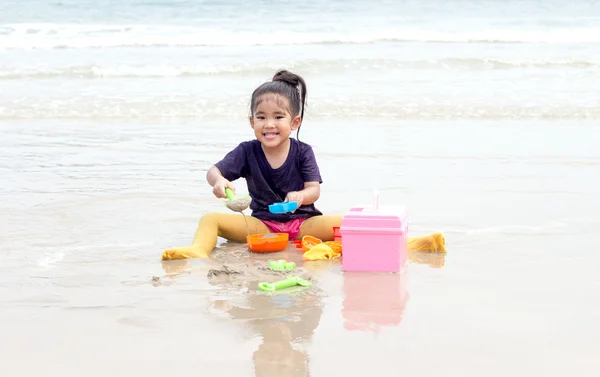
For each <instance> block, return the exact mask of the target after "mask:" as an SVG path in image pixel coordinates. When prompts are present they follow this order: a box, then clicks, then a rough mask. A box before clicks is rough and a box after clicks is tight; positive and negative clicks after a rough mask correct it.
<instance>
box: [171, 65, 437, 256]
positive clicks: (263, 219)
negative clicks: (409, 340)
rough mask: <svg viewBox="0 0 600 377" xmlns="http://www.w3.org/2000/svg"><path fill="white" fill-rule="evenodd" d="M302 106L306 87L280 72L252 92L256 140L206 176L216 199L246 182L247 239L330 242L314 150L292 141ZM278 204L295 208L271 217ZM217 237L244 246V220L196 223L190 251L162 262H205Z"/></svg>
mask: <svg viewBox="0 0 600 377" xmlns="http://www.w3.org/2000/svg"><path fill="white" fill-rule="evenodd" d="M305 103H306V83H305V82H304V79H302V77H300V76H298V75H295V74H293V73H291V72H288V71H285V70H282V71H279V72H277V73H276V74H275V76H273V79H272V81H268V82H265V83H264V84H262V85H260V86H259V87H258V88H256V89H255V90H254V92H253V93H252V97H251V101H250V112H251V115H250V126H251V127H252V129H253V130H254V135H255V136H256V139H255V140H251V141H245V142H242V143H240V144H239V145H238V146H237V147H236V148H235V149H233V150H232V151H231V152H229V153H228V154H227V155H226V156H225V157H224V158H223V159H222V160H221V161H219V162H217V163H216V164H215V165H213V166H211V168H210V169H209V170H208V172H207V175H206V177H207V180H208V183H209V184H210V185H211V186H212V187H213V194H214V195H215V196H216V197H217V198H226V195H225V188H230V189H231V190H232V191H234V192H235V187H234V186H233V184H232V183H231V182H232V181H235V180H236V179H238V178H245V179H246V182H247V185H248V191H249V194H250V196H251V198H252V202H251V204H250V209H251V210H252V216H247V217H246V218H247V220H248V228H249V231H250V233H251V234H256V233H270V232H273V233H277V232H283V233H288V235H289V239H290V240H294V239H301V238H302V237H303V236H305V235H311V236H314V237H317V238H319V239H321V240H323V241H330V240H333V227H334V226H340V224H341V220H342V218H341V216H325V215H323V214H322V213H321V212H320V211H319V210H318V209H317V208H316V207H315V205H314V203H315V202H316V201H317V199H319V196H320V193H321V191H320V184H321V183H322V178H321V174H320V171H319V166H318V164H317V161H316V158H315V154H314V153H313V150H312V148H311V147H310V146H309V145H307V144H305V143H302V142H300V141H298V140H296V139H293V138H290V134H291V133H292V131H295V130H298V131H299V130H300V126H301V125H302V120H303V118H304V105H305ZM282 201H290V202H292V201H296V202H298V205H299V207H298V209H297V210H296V211H294V212H293V213H287V214H272V213H271V212H269V209H268V206H269V205H271V204H273V203H278V202H282ZM219 236H221V237H223V238H226V239H228V240H230V241H234V242H240V243H245V242H246V236H247V231H246V223H245V221H244V218H243V217H242V215H239V214H233V213H208V214H206V215H204V216H202V218H201V219H200V222H199V224H198V229H197V230H196V235H195V236H194V241H193V242H192V245H191V246H185V247H177V248H172V249H167V250H165V251H164V252H163V254H162V259H163V260H169V259H183V258H206V257H208V255H209V253H210V252H211V251H212V250H213V249H214V247H215V246H216V244H217V238H218V237H219ZM409 245H413V247H412V248H413V249H415V248H418V249H420V250H432V251H444V250H443V237H442V236H441V234H434V235H430V236H427V237H420V238H418V239H412V240H411V241H410V242H409Z"/></svg>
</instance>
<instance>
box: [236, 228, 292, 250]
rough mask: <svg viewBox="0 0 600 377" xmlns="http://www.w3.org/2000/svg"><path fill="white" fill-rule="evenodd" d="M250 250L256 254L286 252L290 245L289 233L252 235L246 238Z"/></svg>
mask: <svg viewBox="0 0 600 377" xmlns="http://www.w3.org/2000/svg"><path fill="white" fill-rule="evenodd" d="M246 243H247V244H248V249H250V251H253V252H255V253H273V252H276V251H282V250H284V249H285V248H286V247H287V245H288V234H287V233H265V234H252V235H250V236H247V237H246Z"/></svg>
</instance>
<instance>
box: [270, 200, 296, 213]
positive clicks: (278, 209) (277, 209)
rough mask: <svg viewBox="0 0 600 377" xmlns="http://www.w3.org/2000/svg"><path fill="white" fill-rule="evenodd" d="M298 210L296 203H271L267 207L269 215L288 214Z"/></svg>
mask: <svg viewBox="0 0 600 377" xmlns="http://www.w3.org/2000/svg"><path fill="white" fill-rule="evenodd" d="M297 209H298V202H281V203H273V204H271V205H270V206H269V212H271V213H277V214H280V213H288V212H293V211H295V210H297Z"/></svg>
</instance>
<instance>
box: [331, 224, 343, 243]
mask: <svg viewBox="0 0 600 377" xmlns="http://www.w3.org/2000/svg"><path fill="white" fill-rule="evenodd" d="M333 240H334V241H341V240H342V233H340V227H339V226H334V227H333Z"/></svg>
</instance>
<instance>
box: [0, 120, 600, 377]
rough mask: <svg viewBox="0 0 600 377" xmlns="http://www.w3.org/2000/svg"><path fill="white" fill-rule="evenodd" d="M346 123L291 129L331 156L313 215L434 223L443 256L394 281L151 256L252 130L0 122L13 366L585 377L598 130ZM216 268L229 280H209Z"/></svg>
mask: <svg viewBox="0 0 600 377" xmlns="http://www.w3.org/2000/svg"><path fill="white" fill-rule="evenodd" d="M361 122H365V120H362V121H361ZM357 125H358V123H353V121H352V120H350V119H347V120H336V121H333V120H331V121H330V120H326V119H312V120H311V119H309V121H307V126H306V128H305V129H303V131H302V136H301V138H302V139H303V140H305V141H308V142H310V143H311V144H313V145H314V147H315V151H316V154H317V157H318V159H319V163H320V165H321V166H322V169H323V176H324V181H325V182H324V184H323V187H322V190H323V194H322V197H321V199H320V201H319V205H318V208H319V209H321V210H322V211H324V212H326V213H343V211H344V210H345V209H347V208H348V207H350V206H353V205H355V204H361V203H369V201H370V196H371V192H372V190H373V189H374V188H378V189H379V190H380V192H381V203H382V205H386V204H398V203H405V204H406V205H407V206H408V208H409V214H410V219H411V223H410V228H409V232H410V233H411V234H413V235H414V234H426V233H429V232H432V231H443V232H444V234H445V236H446V240H447V249H448V253H447V254H431V253H411V254H410V256H409V257H410V258H409V262H408V265H407V268H406V271H405V272H404V273H403V274H401V275H394V274H357V273H354V274H348V273H343V272H342V271H341V269H340V261H339V260H334V261H330V262H305V263H303V262H302V261H301V254H300V253H298V252H297V251H296V250H294V249H292V248H290V249H288V250H287V251H285V252H282V253H276V254H271V255H261V254H252V253H249V252H248V251H247V250H245V248H244V247H243V245H236V244H229V243H225V244H220V246H219V249H218V250H216V251H215V253H214V254H213V257H212V259H210V260H191V261H170V262H161V261H160V254H161V252H162V250H164V249H165V248H167V247H171V246H179V245H186V244H188V243H189V242H190V241H191V238H192V237H193V233H194V231H195V227H196V224H197V220H198V218H199V216H200V215H201V214H202V213H204V212H206V211H214V210H219V211H226V209H225V208H224V207H223V206H222V204H221V203H220V202H219V201H218V200H216V199H214V197H212V196H211V192H210V189H209V187H208V186H207V185H206V182H205V181H204V174H205V170H206V169H207V168H208V166H209V164H210V163H211V162H213V161H215V160H216V159H217V158H219V157H220V156H221V155H222V154H223V153H224V152H225V151H227V150H228V149H230V148H231V147H232V146H233V145H235V144H236V143H237V142H238V141H239V137H240V135H242V134H244V132H247V135H248V137H250V135H251V134H250V132H249V128H248V131H246V128H242V127H243V126H241V125H240V126H239V128H237V129H236V132H235V133H232V132H231V130H230V129H228V128H227V127H225V125H224V124H220V123H217V124H214V123H211V124H210V125H208V124H206V125H205V126H199V125H198V124H192V123H190V122H189V121H185V120H184V121H181V122H179V123H178V122H173V121H169V122H168V123H167V122H166V121H165V122H154V123H151V122H149V123H144V122H123V123H121V124H118V125H117V124H115V122H114V121H111V122H106V123H104V122H101V121H99V120H96V121H89V122H87V121H81V120H80V121H68V120H66V121H64V122H60V127H58V124H57V123H56V122H55V121H48V122H44V121H36V122H35V123H33V122H29V121H10V122H9V121H3V122H0V131H1V133H2V141H1V142H0V143H1V144H0V145H1V148H0V179H1V181H2V188H1V191H0V199H1V201H0V203H1V204H0V224H2V226H1V227H0V333H1V334H2V336H1V337H0V355H2V356H0V360H1V361H2V363H1V364H2V370H3V372H4V373H5V374H6V375H11V376H17V375H18V376H29V375H36V374H42V373H43V374H48V373H49V374H51V375H59V374H60V375H62V376H79V375H82V374H84V375H86V376H104V375H107V374H112V375H126V374H129V375H140V376H141V375H145V376H160V375H165V374H174V373H185V374H197V373H202V374H206V375H210V376H254V375H256V376H270V375H273V376H305V375H309V374H310V375H312V376H329V375H334V374H335V375H338V374H339V375H348V376H358V375H364V374H371V375H377V376H397V375H406V376H435V375H444V376H448V375H451V376H454V375H456V376H480V375H486V376H505V375H507V374H519V375H545V376H562V375H564V374H566V373H569V374H573V375H577V376H595V375H597V374H598V372H599V371H600V361H598V360H599V359H598V358H597V357H596V349H597V345H598V341H599V339H600V328H599V327H598V325H597V324H598V321H599V320H600V289H599V288H600V278H599V277H598V274H597V266H598V265H599V263H600V256H599V253H598V252H596V250H595V248H594V245H595V244H596V243H597V241H596V238H597V237H598V235H599V232H598V229H600V220H599V218H598V213H600V200H599V199H598V197H597V193H598V192H600V174H599V173H598V172H599V171H600V169H599V168H600V152H599V151H598V149H597V145H598V141H599V140H600V128H599V127H598V126H597V122H593V121H590V122H584V121H580V122H571V121H569V122H562V121H552V122H551V121H526V122H511V121H465V122H451V121H431V122H407V121H404V122H403V121H400V122H399V121H394V122H392V121H390V122H387V121H385V120H382V119H377V120H376V121H374V122H373V123H372V125H371V126H370V129H369V132H368V133H365V132H364V128H361V127H358V126H357ZM236 127H238V126H236ZM381 135H385V137H382V136H381ZM330 137H335V140H336V142H335V143H331V142H326V141H325V140H327V139H328V138H330ZM357 172H362V173H361V174H362V175H361V176H358V174H357ZM238 187H240V188H239V190H240V191H243V190H244V188H243V184H242V183H240V184H239V185H238ZM268 258H274V259H279V258H288V259H290V260H295V261H296V262H297V263H298V264H299V266H300V271H299V272H302V274H303V275H304V276H306V277H309V278H310V279H312V281H313V282H314V285H313V286H312V287H311V288H310V289H306V290H302V291H299V292H294V294H284V295H282V294H279V295H267V294H264V293H261V292H257V291H256V283H257V282H258V281H261V280H263V279H275V278H277V276H276V275H275V274H272V273H268V272H265V271H264V270H263V269H261V268H262V267H264V265H265V264H266V261H267V259H268ZM224 265H227V266H229V267H230V268H232V269H234V270H236V271H239V272H240V274H234V275H232V276H230V277H227V276H218V277H216V278H215V277H213V278H209V277H208V275H209V271H210V270H213V269H221V268H222V267H223V266H224Z"/></svg>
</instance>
